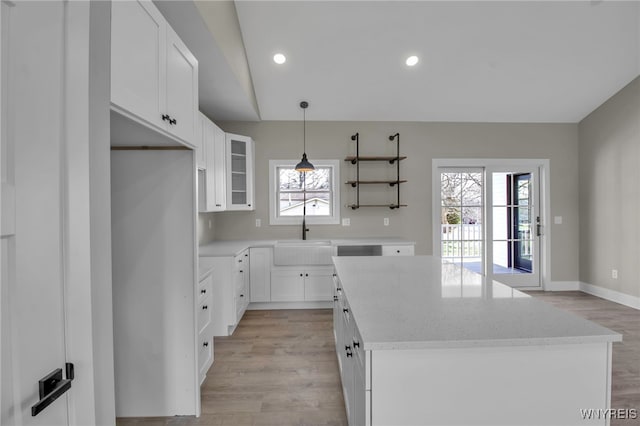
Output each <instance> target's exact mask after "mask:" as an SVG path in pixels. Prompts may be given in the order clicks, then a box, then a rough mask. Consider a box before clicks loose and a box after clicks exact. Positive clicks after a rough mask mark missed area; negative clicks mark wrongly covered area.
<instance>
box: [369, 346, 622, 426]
mask: <svg viewBox="0 0 640 426" xmlns="http://www.w3.org/2000/svg"><path fill="white" fill-rule="evenodd" d="M371 380H372V382H371V407H372V414H371V424H372V425H390V424H393V425H396V426H400V425H416V424H421V425H441V426H443V425H461V424H462V425H465V424H484V425H495V426H497V425H509V426H516V425H536V426H543V425H559V424H562V425H581V426H584V425H606V424H608V420H607V419H605V418H594V419H591V420H585V419H584V418H583V416H582V412H581V410H588V409H607V408H609V406H610V393H609V388H610V380H611V343H590V344H570V345H567V344H565V345H538V346H507V347H504V346H503V347H483V348H455V349H421V350H377V351H373V352H372V378H371ZM603 417H604V416H603Z"/></svg>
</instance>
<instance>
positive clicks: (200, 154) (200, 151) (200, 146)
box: [194, 112, 208, 176]
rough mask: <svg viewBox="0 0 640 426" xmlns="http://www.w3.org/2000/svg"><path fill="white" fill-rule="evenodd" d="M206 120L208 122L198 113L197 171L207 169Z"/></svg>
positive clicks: (196, 139) (196, 140)
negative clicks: (204, 127)
mask: <svg viewBox="0 0 640 426" xmlns="http://www.w3.org/2000/svg"><path fill="white" fill-rule="evenodd" d="M205 120H208V118H207V117H206V116H204V115H203V114H202V113H201V112H200V113H198V121H197V122H196V136H195V138H194V145H195V156H196V169H198V170H205V169H206V168H207V159H206V155H207V154H206V152H205V147H204V139H205V134H204V129H203V126H204V123H205ZM203 176H204V175H203Z"/></svg>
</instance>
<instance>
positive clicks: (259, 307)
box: [247, 302, 333, 311]
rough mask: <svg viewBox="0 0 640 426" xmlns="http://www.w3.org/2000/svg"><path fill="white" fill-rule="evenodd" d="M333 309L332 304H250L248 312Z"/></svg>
mask: <svg viewBox="0 0 640 426" xmlns="http://www.w3.org/2000/svg"><path fill="white" fill-rule="evenodd" d="M327 308H333V302H251V303H249V307H248V308H247V309H248V310H250V311H259V310H265V309H327Z"/></svg>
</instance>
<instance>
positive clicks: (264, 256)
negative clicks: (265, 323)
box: [249, 248, 273, 302]
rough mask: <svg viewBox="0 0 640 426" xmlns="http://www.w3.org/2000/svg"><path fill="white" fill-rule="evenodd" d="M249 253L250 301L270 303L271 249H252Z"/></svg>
mask: <svg viewBox="0 0 640 426" xmlns="http://www.w3.org/2000/svg"><path fill="white" fill-rule="evenodd" d="M249 251H250V257H251V267H250V271H251V272H250V274H249V282H250V288H251V301H252V302H270V301H271V264H272V263H273V260H272V259H273V249H271V248H252V249H250V250H249Z"/></svg>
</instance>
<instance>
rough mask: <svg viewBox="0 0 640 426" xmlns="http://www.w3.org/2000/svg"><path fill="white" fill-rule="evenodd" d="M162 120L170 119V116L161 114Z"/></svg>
mask: <svg viewBox="0 0 640 426" xmlns="http://www.w3.org/2000/svg"><path fill="white" fill-rule="evenodd" d="M162 121H171V117H169V114H162Z"/></svg>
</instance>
